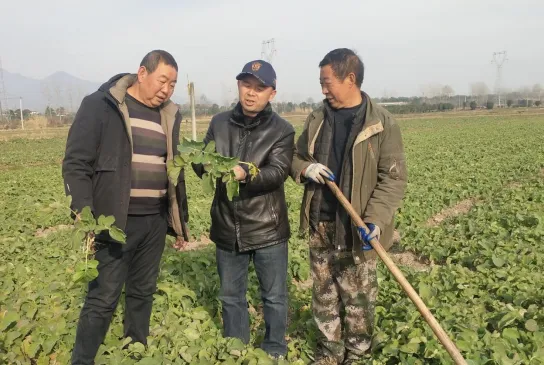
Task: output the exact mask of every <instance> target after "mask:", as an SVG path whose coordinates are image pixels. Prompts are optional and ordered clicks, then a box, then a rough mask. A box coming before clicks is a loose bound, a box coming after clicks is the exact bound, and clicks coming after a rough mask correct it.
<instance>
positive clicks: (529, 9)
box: [0, 0, 544, 102]
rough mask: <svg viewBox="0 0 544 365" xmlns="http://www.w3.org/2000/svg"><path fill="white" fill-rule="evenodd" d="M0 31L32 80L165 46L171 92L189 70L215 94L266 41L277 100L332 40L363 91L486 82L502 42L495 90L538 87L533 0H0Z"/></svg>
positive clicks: (95, 73) (542, 13)
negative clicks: (359, 71)
mask: <svg viewBox="0 0 544 365" xmlns="http://www.w3.org/2000/svg"><path fill="white" fill-rule="evenodd" d="M0 35H1V37H0V57H1V58H2V61H3V66H4V68H5V69H6V70H8V71H10V72H15V73H20V74H23V75H25V76H29V77H33V78H43V77H46V76H48V75H50V74H51V73H53V72H55V71H59V70H60V71H66V72H68V73H70V74H73V75H74V76H77V77H79V78H82V79H86V80H90V81H96V82H102V81H105V80H107V79H108V78H109V77H111V76H112V75H113V74H116V73H119V72H134V71H136V69H137V67H138V64H139V62H140V60H141V58H142V57H143V55H144V54H145V53H146V52H147V51H149V50H152V49H157V48H160V49H165V50H167V51H169V52H170V53H172V54H173V55H174V57H175V58H176V59H177V61H178V65H179V67H180V74H179V79H180V81H181V82H180V85H179V87H178V89H177V90H176V95H178V97H182V98H185V93H186V88H185V83H186V80H187V74H189V77H190V78H191V79H192V80H193V81H194V82H195V85H196V89H197V93H199V94H200V93H205V94H206V95H207V96H208V97H209V98H211V99H213V100H215V101H218V102H221V101H222V100H224V99H225V98H227V97H229V94H228V93H229V89H231V90H234V89H235V76H236V74H237V73H238V72H239V71H240V69H241V68H242V66H243V64H244V63H245V62H247V61H249V60H252V59H256V58H260V54H261V43H262V41H263V40H265V39H269V38H275V42H276V48H277V54H276V56H275V59H274V61H273V64H274V66H275V68H276V71H277V74H278V98H279V99H280V100H288V99H300V100H302V99H306V98H307V97H313V98H314V99H316V100H317V99H320V98H321V95H320V89H319V82H318V77H319V69H318V66H317V65H318V63H319V61H320V60H321V59H322V58H323V56H324V55H325V54H326V53H327V52H328V51H330V50H332V49H334V48H338V47H349V48H352V49H355V50H356V51H357V52H358V54H359V55H360V56H361V57H362V59H363V62H364V63H365V66H366V70H365V71H366V74H365V81H364V83H363V89H364V90H366V91H367V92H369V93H370V94H371V95H374V96H382V95H383V94H384V93H387V94H389V95H396V96H401V95H420V94H421V86H422V85H425V84H430V83H439V84H449V85H451V86H452V87H453V88H454V90H455V92H456V93H467V92H469V84H470V83H471V82H477V81H483V82H486V83H487V84H488V86H489V87H490V88H491V89H492V88H493V86H494V82H495V67H494V65H492V64H491V62H490V61H491V59H492V54H493V52H495V51H502V50H507V51H508V58H509V61H508V62H507V63H506V64H505V66H504V68H503V85H504V86H505V87H510V88H518V87H520V86H525V85H533V84H535V83H543V84H544V1H543V0H534V1H533V0H518V1H512V0H508V1H503V0H495V1H488V0H473V1H466V0H458V1H453V0H450V1H443V0H436V1H432V0H425V1H423V0H412V1H401V0H396V1H393V0H374V1H367V0H355V1H348V0H334V1H322V0H313V1H306V0H304V1H298V0H274V1H262V0H261V1H259V0H249V1H248V0H241V1H223V0H197V1H187V0H179V1H173V0H162V1H161V0H155V1H153V0H145V1H142V0H132V1H127V0H108V1H104V0H94V1H74V0H71V1H68V0H47V1H37V0H34V1H29V0H17V1H15V0H0ZM231 93H232V91H231ZM230 95H233V94H230Z"/></svg>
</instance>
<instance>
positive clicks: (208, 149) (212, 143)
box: [204, 140, 215, 152]
mask: <svg viewBox="0 0 544 365" xmlns="http://www.w3.org/2000/svg"><path fill="white" fill-rule="evenodd" d="M204 151H206V152H215V141H213V140H212V141H209V142H208V144H207V145H206V148H204Z"/></svg>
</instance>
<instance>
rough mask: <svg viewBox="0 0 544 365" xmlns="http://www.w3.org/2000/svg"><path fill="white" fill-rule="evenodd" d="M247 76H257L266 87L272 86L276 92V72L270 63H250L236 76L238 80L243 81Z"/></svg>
mask: <svg viewBox="0 0 544 365" xmlns="http://www.w3.org/2000/svg"><path fill="white" fill-rule="evenodd" d="M246 75H252V76H255V77H256V78H257V79H258V80H259V81H260V82H262V83H263V84H264V85H265V86H272V87H273V88H274V90H276V71H274V67H272V65H271V64H270V63H268V62H266V61H263V60H255V61H251V62H248V63H246V65H245V66H244V68H243V69H242V72H240V73H239V74H238V76H236V80H241V79H243V78H244V76H246Z"/></svg>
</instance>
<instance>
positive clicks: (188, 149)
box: [167, 138, 259, 200]
mask: <svg viewBox="0 0 544 365" xmlns="http://www.w3.org/2000/svg"><path fill="white" fill-rule="evenodd" d="M178 151H179V153H180V154H179V155H176V156H175V157H174V159H173V160H171V161H168V163H167V169H168V177H169V178H170V180H171V181H172V183H173V184H174V185H176V184H177V181H178V177H179V174H180V173H181V170H182V169H183V168H184V167H185V166H187V165H188V164H190V163H194V164H202V165H203V166H204V169H205V170H206V172H205V173H204V175H203V176H202V183H203V188H204V192H205V193H206V194H213V192H214V190H215V181H216V179H221V181H222V182H223V183H225V184H226V187H227V196H228V199H229V200H232V199H233V198H234V197H236V196H238V195H239V193H240V183H239V182H238V181H237V180H236V176H235V174H234V171H233V170H232V169H233V168H234V167H235V166H236V165H239V164H245V165H247V166H248V167H249V175H250V177H251V179H254V178H255V177H256V176H257V175H258V173H259V169H258V168H257V166H255V164H253V163H251V162H244V161H240V160H239V159H237V158H236V157H225V156H223V155H221V154H220V153H217V152H215V142H214V141H210V142H209V143H208V144H207V145H206V144H204V142H197V141H192V140H190V139H187V138H184V139H183V140H182V142H181V143H180V145H179V146H178Z"/></svg>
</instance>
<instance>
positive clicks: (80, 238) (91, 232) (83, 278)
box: [42, 196, 126, 283]
mask: <svg viewBox="0 0 544 365" xmlns="http://www.w3.org/2000/svg"><path fill="white" fill-rule="evenodd" d="M71 200H72V199H71V196H67V197H65V198H63V199H60V200H59V201H56V202H54V203H51V204H49V206H48V207H46V208H44V209H42V212H43V213H47V214H51V213H54V212H55V211H56V210H60V211H69V212H70V214H72V215H74V216H75V217H76V221H75V223H74V228H75V232H74V236H73V241H72V243H73V246H72V247H74V248H75V247H77V246H79V245H80V246H81V254H82V255H83V260H81V262H79V263H78V264H77V265H76V268H75V272H74V275H73V277H72V280H73V282H74V283H80V282H83V283H87V282H89V281H91V280H93V279H95V278H96V277H97V276H98V270H97V267H98V261H97V260H95V258H94V255H95V253H96V247H95V245H94V238H95V236H96V235H97V234H99V233H101V232H104V231H106V232H108V233H109V235H110V237H111V238H113V239H114V240H116V241H117V242H119V243H122V244H124V243H126V235H125V233H124V232H123V231H122V230H121V229H119V228H118V227H116V226H114V223H115V218H114V217H113V216H107V217H106V216H104V215H100V217H98V219H96V218H95V217H94V215H93V213H92V212H91V208H90V207H88V206H86V207H84V208H83V209H82V210H81V212H79V213H78V212H75V211H74V210H72V209H71V208H70V203H71Z"/></svg>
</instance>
